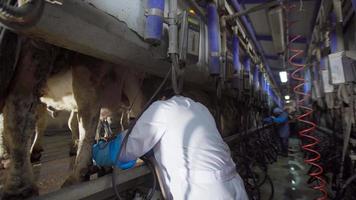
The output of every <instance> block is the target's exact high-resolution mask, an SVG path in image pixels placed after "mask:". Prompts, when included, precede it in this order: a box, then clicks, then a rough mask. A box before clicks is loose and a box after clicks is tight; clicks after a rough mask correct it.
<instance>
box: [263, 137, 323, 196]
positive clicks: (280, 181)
mask: <svg viewBox="0 0 356 200" xmlns="http://www.w3.org/2000/svg"><path fill="white" fill-rule="evenodd" d="M289 145H290V149H293V151H296V153H293V154H291V153H290V154H289V156H288V157H287V158H285V157H280V156H279V157H278V161H277V162H275V163H273V164H272V165H270V166H269V168H268V174H269V175H270V177H271V179H272V181H273V184H274V198H273V199H275V200H311V199H316V197H318V195H319V192H318V191H314V190H312V189H310V188H309V187H308V185H307V180H308V178H309V176H308V175H307V171H308V169H309V166H308V165H306V164H305V163H304V162H303V159H302V158H303V156H302V153H301V152H300V148H299V140H298V139H295V138H292V139H290V141H289ZM270 191H271V189H270V185H269V184H264V185H263V186H262V187H261V197H262V200H267V199H268V198H269V196H270Z"/></svg>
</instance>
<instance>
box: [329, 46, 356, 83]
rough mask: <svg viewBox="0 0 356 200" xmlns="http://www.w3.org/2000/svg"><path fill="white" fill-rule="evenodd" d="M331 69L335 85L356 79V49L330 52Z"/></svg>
mask: <svg viewBox="0 0 356 200" xmlns="http://www.w3.org/2000/svg"><path fill="white" fill-rule="evenodd" d="M329 70H330V75H331V76H330V77H331V83H332V84H333V85H338V84H343V83H349V82H353V81H356V51H342V52H337V53H333V54H330V55H329Z"/></svg>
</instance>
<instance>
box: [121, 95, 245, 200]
mask: <svg viewBox="0 0 356 200" xmlns="http://www.w3.org/2000/svg"><path fill="white" fill-rule="evenodd" d="M152 148H153V152H154V156H155V158H156V160H157V162H158V164H159V165H160V166H159V168H160V170H161V173H162V174H163V176H164V179H165V180H164V181H165V185H166V188H167V189H168V190H169V193H170V195H171V198H173V199H174V200H183V199H184V200H188V199H189V200H198V199H204V200H210V199H211V200H219V199H221V200H228V199H229V200H230V199H234V200H246V199H248V197H247V195H246V191H245V188H244V185H243V181H242V179H241V178H240V176H239V175H238V174H237V172H236V170H235V163H234V162H233V160H232V159H231V155H230V150H229V147H228V146H227V145H226V143H225V142H224V141H223V139H222V138H221V135H220V134H219V132H218V130H217V128H216V124H215V120H214V118H213V117H212V115H211V114H210V112H209V110H208V109H207V108H206V107H205V106H203V105H202V104H200V103H198V102H195V101H193V100H191V99H189V98H186V97H182V96H174V97H172V98H171V99H169V100H166V101H157V102H154V103H153V104H152V105H151V106H150V107H149V108H148V109H147V110H146V111H145V112H144V113H143V115H142V116H141V117H140V119H139V120H138V121H137V123H136V125H135V127H134V128H133V130H132V133H131V135H130V136H129V139H128V142H127V146H126V148H124V150H123V152H122V154H121V160H123V161H127V160H132V159H136V158H138V157H140V156H142V155H144V154H145V153H146V152H148V151H149V150H150V149H152Z"/></svg>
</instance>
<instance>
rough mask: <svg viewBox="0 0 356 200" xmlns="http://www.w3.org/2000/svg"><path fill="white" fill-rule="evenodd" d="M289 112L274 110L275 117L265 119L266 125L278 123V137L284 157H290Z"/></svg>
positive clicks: (279, 109)
mask: <svg viewBox="0 0 356 200" xmlns="http://www.w3.org/2000/svg"><path fill="white" fill-rule="evenodd" d="M288 121H289V118H288V112H287V111H286V110H282V109H281V108H278V107H276V108H274V109H273V116H271V117H268V118H265V119H264V122H265V123H276V124H277V126H278V127H277V129H278V135H279V140H280V146H281V155H282V156H284V157H287V156H288V144H289V133H290V132H289V124H288Z"/></svg>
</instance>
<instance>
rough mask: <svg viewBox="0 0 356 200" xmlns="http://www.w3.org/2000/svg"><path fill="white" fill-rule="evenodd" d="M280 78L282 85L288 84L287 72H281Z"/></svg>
mask: <svg viewBox="0 0 356 200" xmlns="http://www.w3.org/2000/svg"><path fill="white" fill-rule="evenodd" d="M279 77H280V78H281V82H282V83H286V82H287V81H288V76H287V72H286V71H282V72H279Z"/></svg>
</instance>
